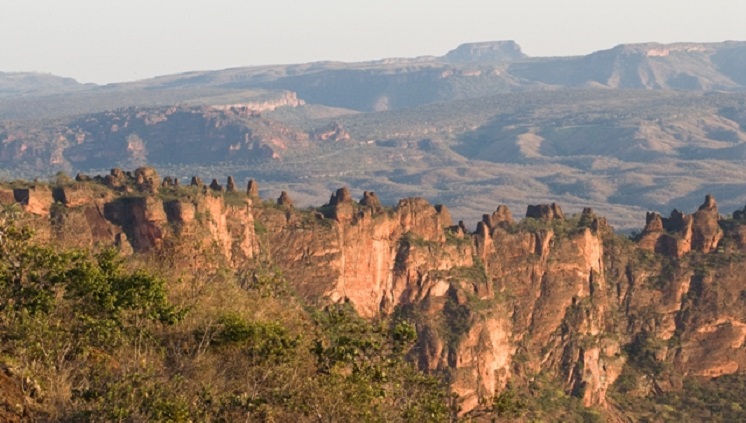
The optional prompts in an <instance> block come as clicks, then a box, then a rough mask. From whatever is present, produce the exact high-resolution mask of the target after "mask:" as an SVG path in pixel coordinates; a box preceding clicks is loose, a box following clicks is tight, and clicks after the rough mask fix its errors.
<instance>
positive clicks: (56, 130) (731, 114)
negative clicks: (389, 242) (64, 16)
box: [0, 41, 746, 227]
mask: <svg viewBox="0 0 746 423" xmlns="http://www.w3.org/2000/svg"><path fill="white" fill-rule="evenodd" d="M145 163H149V164H152V165H155V166H156V167H158V168H159V170H161V173H165V174H172V175H174V176H178V177H183V178H186V177H188V176H190V175H191V174H195V173H198V172H202V173H203V176H204V177H206V178H208V177H224V176H227V175H228V174H233V175H234V176H236V177H237V178H244V179H247V178H249V177H254V178H257V179H259V180H260V182H262V187H264V189H265V190H267V192H268V193H269V194H270V195H275V194H274V193H273V191H274V190H276V189H285V190H290V191H293V193H294V195H293V198H295V199H296V200H297V201H298V202H299V203H300V204H320V203H321V202H323V201H324V200H325V197H328V192H329V190H331V189H336V188H338V186H339V185H349V186H350V187H351V188H353V189H375V190H377V191H378V192H379V195H380V196H381V198H382V199H383V200H384V201H387V200H389V201H395V200H397V199H398V198H401V197H404V196H410V195H423V196H426V197H428V198H429V199H431V200H433V201H441V202H446V203H448V204H452V205H453V210H454V214H455V215H456V216H457V217H459V216H463V217H467V218H469V220H475V218H478V216H474V215H473V214H474V213H477V210H484V209H486V208H489V207H491V206H492V203H493V202H495V201H497V199H498V198H499V199H500V201H501V202H504V203H507V204H509V205H513V204H515V205H521V204H527V203H539V202H542V201H546V200H556V201H559V202H562V203H563V204H567V205H568V207H569V208H570V209H572V208H573V207H575V208H578V209H580V208H582V207H583V206H584V205H586V204H588V205H592V206H593V207H594V208H596V209H598V210H600V211H601V212H602V213H603V214H606V215H610V216H617V217H618V219H619V220H618V221H617V222H613V223H615V224H616V225H618V226H619V227H630V225H632V224H636V223H638V222H639V221H640V218H639V216H638V215H639V214H640V213H644V212H645V210H646V209H649V208H655V207H656V206H658V205H660V206H661V208H662V209H668V208H673V207H680V208H691V207H694V206H696V202H697V201H700V199H701V197H702V196H703V195H704V194H706V193H707V192H705V191H714V193H715V194H716V195H717V196H718V198H728V199H730V200H729V201H732V202H733V203H732V204H729V203H724V204H721V206H722V209H723V210H725V211H727V210H728V209H729V208H730V209H735V208H736V207H738V208H740V207H742V206H743V204H740V203H739V202H744V201H746V179H744V178H743V175H742V171H741V170H740V169H743V165H744V164H746V42H740V41H727V42H722V43H676V44H655V43H646V44H634V45H620V46H617V47H614V48H612V49H609V50H602V51H598V52H595V53H592V54H589V55H585V56H576V57H541V58H537V57H528V56H526V55H525V54H524V53H523V52H522V50H521V48H520V46H519V45H518V44H516V43H515V42H513V41H497V42H482V43H469V44H463V45H461V46H459V47H457V48H455V49H454V50H451V51H450V52H448V53H446V54H445V55H443V56H440V57H435V56H422V57H415V58H392V59H384V60H377V61H369V62H360V63H341V62H316V63H307V64H297V65H276V66H257V67H246V68H235V69H225V70H216V71H200V72H187V73H181V74H175V75H167V76H160V77H156V78H152V79H146V80H141V81H134V82H127V83H120V84H109V85H95V84H79V83H77V82H75V81H74V80H72V79H69V78H60V77H56V76H52V75H45V74H33V73H0V177H4V178H6V179H11V178H14V177H18V176H23V177H36V176H47V175H52V174H54V173H55V172H57V171H59V170H64V171H66V172H69V173H76V172H80V171H82V172H94V171H101V170H106V169H108V168H111V167H115V166H121V167H132V166H135V165H140V164H145ZM208 173H209V175H208ZM633 222H634V223H633Z"/></svg>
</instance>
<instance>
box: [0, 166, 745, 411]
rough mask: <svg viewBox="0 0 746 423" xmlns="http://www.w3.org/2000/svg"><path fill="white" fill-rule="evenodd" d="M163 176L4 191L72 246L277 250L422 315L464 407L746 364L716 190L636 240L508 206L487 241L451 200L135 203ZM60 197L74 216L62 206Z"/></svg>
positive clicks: (281, 261) (188, 196) (230, 258)
mask: <svg viewBox="0 0 746 423" xmlns="http://www.w3.org/2000/svg"><path fill="white" fill-rule="evenodd" d="M154 177H155V176H154V175H150V176H148V175H147V171H142V172H137V171H136V172H135V174H134V175H129V174H127V173H125V172H122V171H121V170H112V172H111V174H110V175H107V178H100V179H98V180H100V181H101V182H102V183H103V184H105V185H106V186H109V187H112V189H106V188H104V186H103V185H100V184H99V183H98V182H96V181H97V180H96V179H95V178H94V180H93V181H78V182H76V183H74V184H71V185H69V186H64V187H60V188H55V189H54V190H51V189H49V188H45V187H42V186H37V187H36V188H34V189H31V188H29V189H21V190H20V191H18V192H16V191H13V190H9V189H5V188H3V189H0V200H2V201H3V203H6V202H10V201H13V202H19V203H21V204H23V205H24V207H25V208H26V210H27V211H28V212H29V213H32V214H36V215H39V217H37V218H36V219H37V220H36V222H37V225H39V227H40V228H41V227H44V226H45V225H46V226H47V227H48V226H49V222H50V221H51V222H52V228H51V229H47V230H46V231H43V230H42V231H40V233H42V234H46V235H44V236H49V237H52V238H56V239H58V240H60V241H64V242H66V243H67V242H69V243H70V244H71V245H78V246H94V245H102V246H106V245H111V246H116V247H117V248H119V249H120V250H122V251H123V252H124V253H125V254H129V253H133V252H137V253H147V252H150V251H158V252H159V254H165V253H166V252H170V254H172V260H174V261H175V262H178V263H179V265H180V266H181V267H183V268H185V269H194V270H195V271H196V270H198V269H203V268H210V267H211V266H212V267H215V266H219V265H224V266H228V267H230V268H233V269H246V268H250V266H252V265H253V263H254V260H255V258H256V257H258V256H259V255H261V256H262V257H263V258H264V259H265V260H270V261H271V263H273V265H276V266H278V267H279V268H280V269H282V271H283V274H284V275H285V277H286V278H287V280H288V283H289V284H290V286H292V287H293V289H294V290H295V292H297V293H298V295H299V296H301V297H303V298H305V299H306V300H307V301H309V302H310V303H313V304H320V305H323V304H325V303H329V302H338V301H350V302H351V303H352V304H353V305H354V306H355V308H356V309H357V311H358V312H359V313H360V314H361V315H362V316H365V317H374V316H378V315H381V314H392V313H400V314H401V313H410V315H411V316H412V319H414V321H415V323H416V326H417V332H418V345H417V347H416V349H415V356H413V359H415V360H416V361H417V363H418V365H419V366H420V368H422V369H423V370H426V371H431V372H446V373H448V374H449V377H448V380H449V381H450V383H451V389H452V390H453V392H455V393H456V394H458V396H459V397H460V399H461V407H462V410H463V411H464V412H465V411H468V410H471V409H474V408H477V407H480V406H482V405H483V404H488V403H489V401H491V399H492V398H493V397H494V395H495V394H496V393H499V392H501V391H502V390H503V389H504V388H505V386H506V385H507V384H508V382H511V383H515V384H521V383H528V382H529V381H530V380H532V378H534V377H536V375H540V374H541V375H546V376H547V377H550V378H551V379H552V380H555V381H558V383H559V385H560V386H561V387H562V389H564V390H565V391H566V392H567V393H571V394H573V395H576V396H578V397H580V398H582V400H583V402H584V403H585V404H586V405H600V406H605V405H606V404H607V402H608V401H609V400H608V397H607V391H608V390H609V388H610V386H611V385H612V384H613V383H614V381H615V380H616V379H617V378H618V377H619V375H620V374H622V372H623V371H624V369H625V366H629V365H635V364H634V363H635V360H636V358H635V356H634V355H633V352H634V351H635V349H634V348H632V347H631V346H636V345H638V344H640V345H643V346H644V347H645V348H647V349H646V350H645V351H646V354H649V355H647V356H645V357H646V360H653V362H655V363H659V364H660V367H661V368H665V369H671V373H670V375H674V374H675V375H692V376H703V377H712V376H719V375H723V374H730V373H734V372H740V371H742V369H744V368H745V367H744V366H746V352H745V351H746V350H744V349H743V348H742V347H743V345H744V340H745V339H746V312H745V311H744V310H746V298H745V297H744V295H743V294H742V292H743V283H742V279H743V276H742V275H743V274H745V273H746V263H744V262H743V261H742V260H741V261H739V260H730V259H728V257H731V256H729V254H734V256H733V257H736V255H738V254H743V252H744V251H746V222H744V221H743V218H742V216H743V214H742V213H746V210H745V211H744V212H740V213H737V214H736V215H737V219H734V220H729V221H728V224H727V225H726V224H724V223H723V220H722V219H721V218H720V216H719V215H718V211H717V204H716V202H715V200H714V199H713V198H712V197H710V196H708V197H707V198H706V199H705V202H704V204H703V205H702V207H700V209H699V210H698V211H697V212H695V213H694V214H692V215H686V214H684V213H682V212H679V211H674V212H672V213H671V215H670V217H668V218H662V217H661V216H660V215H659V214H657V213H648V214H647V216H646V224H645V229H644V230H643V232H642V234H641V236H640V239H639V241H638V242H637V244H632V243H630V242H629V241H625V242H622V241H620V240H619V237H618V236H616V235H614V234H613V232H612V230H611V228H610V227H609V226H608V225H607V224H606V223H605V220H604V219H603V218H600V217H598V216H596V215H595V214H594V213H593V211H592V210H591V209H585V210H583V211H582V213H580V214H579V215H574V216H572V217H570V218H567V219H565V216H564V214H563V213H562V211H561V210H560V208H559V206H557V205H556V204H553V205H540V206H532V207H530V208H529V211H528V212H527V215H528V216H529V217H532V218H536V219H541V221H540V222H536V221H533V222H531V224H530V225H524V224H522V222H515V221H514V220H513V218H512V216H511V213H510V211H509V210H508V209H507V207H504V206H500V207H498V208H497V209H496V210H495V212H493V213H492V214H488V215H485V216H484V218H483V220H482V221H481V222H479V223H478V225H477V230H476V231H475V232H474V233H470V232H469V231H468V230H467V229H466V225H465V224H464V223H463V222H459V225H455V226H454V225H453V222H452V218H451V215H450V213H449V211H448V209H447V208H446V207H445V206H441V205H438V206H433V205H431V204H430V203H429V202H428V201H426V200H425V199H422V198H407V199H403V200H401V201H399V203H398V204H397V205H396V206H395V207H394V208H384V207H383V206H382V205H381V203H380V201H379V200H378V198H377V197H376V196H375V194H373V193H372V192H366V193H364V194H363V198H362V199H361V200H360V203H359V204H357V203H355V202H354V201H353V199H352V198H353V197H352V195H351V193H350V191H349V189H347V188H340V189H338V190H337V191H336V192H334V194H332V196H331V198H330V201H329V204H327V205H325V206H323V207H321V208H320V209H319V210H318V211H313V210H312V211H309V210H299V209H295V208H293V207H292V201H291V200H290V197H289V195H288V194H287V192H283V193H282V194H281V195H280V197H279V198H278V201H277V203H278V204H279V205H280V206H281V207H277V206H274V205H272V204H269V203H267V204H265V203H261V202H253V201H252V197H254V196H253V195H252V193H254V194H257V190H256V184H255V183H254V184H253V185H252V183H251V182H250V183H249V186H248V187H247V194H249V195H247V196H246V198H242V199H241V200H242V201H239V202H236V199H235V198H234V197H235V196H227V195H218V194H216V193H210V194H209V195H205V194H203V193H202V187H203V184H201V183H200V180H199V179H198V178H196V177H195V178H193V180H192V185H193V186H191V187H175V186H173V185H169V186H164V187H163V188H161V190H165V191H164V192H168V193H169V195H168V196H165V197H164V196H156V195H151V194H148V193H147V191H146V192H145V193H138V195H129V194H128V192H127V191H126V187H127V186H129V185H130V184H134V185H133V186H135V187H136V186H138V184H140V183H142V184H144V186H147V183H148V182H146V181H149V180H154ZM215 183H217V182H216V181H215ZM11 194H12V199H11ZM163 198H168V199H167V200H164V199H163ZM229 198H230V201H228V199H229ZM53 200H56V201H58V202H59V204H60V207H56V208H52V207H49V206H45V205H51V204H52V202H53ZM34 202H38V204H41V206H38V207H36V206H34V207H32V206H30V205H31V204H32V203H34ZM50 217H51V219H50ZM257 228H260V230H257ZM195 246H200V247H199V248H197V247H195ZM260 246H261V247H260ZM690 251H694V252H697V255H691V256H689V259H688V260H680V258H681V257H684V256H686V255H687V254H689V252H690ZM653 253H657V254H653ZM641 343H643V344H641ZM630 363H631V364H630ZM677 377H678V376H677ZM655 384H656V385H655V386H654V389H657V390H666V389H675V386H676V380H675V378H674V377H673V376H670V377H669V376H667V373H665V372H663V373H658V374H656V379H655ZM651 389H653V388H651Z"/></svg>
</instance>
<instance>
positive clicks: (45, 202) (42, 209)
mask: <svg viewBox="0 0 746 423" xmlns="http://www.w3.org/2000/svg"><path fill="white" fill-rule="evenodd" d="M13 199H14V200H15V202H16V203H18V204H20V205H21V206H22V207H23V210H24V211H26V212H28V213H33V214H35V215H39V216H48V215H49V210H50V208H51V207H52V203H53V197H52V191H51V190H50V189H49V188H48V187H46V186H41V185H34V186H32V187H30V188H14V189H13Z"/></svg>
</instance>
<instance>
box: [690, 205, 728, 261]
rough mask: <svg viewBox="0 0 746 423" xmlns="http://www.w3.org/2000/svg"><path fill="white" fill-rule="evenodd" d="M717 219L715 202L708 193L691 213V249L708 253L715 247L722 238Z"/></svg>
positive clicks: (718, 217) (718, 215) (718, 218)
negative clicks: (702, 202) (697, 208)
mask: <svg viewBox="0 0 746 423" xmlns="http://www.w3.org/2000/svg"><path fill="white" fill-rule="evenodd" d="M719 220H720V214H719V213H718V206H717V202H715V198H714V197H713V196H712V195H709V194H708V195H707V196H706V197H705V202H704V204H702V205H701V206H700V207H699V210H697V211H696V212H695V213H694V215H693V222H692V246H691V249H692V250H694V251H701V252H703V253H709V252H712V251H715V250H716V249H717V246H718V243H719V242H720V240H721V239H723V231H722V229H720V225H719V224H718V221H719Z"/></svg>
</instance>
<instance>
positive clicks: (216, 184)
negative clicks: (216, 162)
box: [210, 179, 225, 192]
mask: <svg viewBox="0 0 746 423" xmlns="http://www.w3.org/2000/svg"><path fill="white" fill-rule="evenodd" d="M210 189H211V190H213V191H217V192H223V191H225V189H224V188H223V186H222V185H220V183H219V182H218V180H217V179H213V180H212V182H210Z"/></svg>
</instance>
